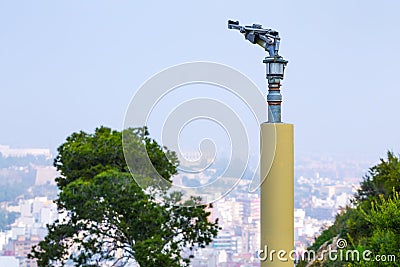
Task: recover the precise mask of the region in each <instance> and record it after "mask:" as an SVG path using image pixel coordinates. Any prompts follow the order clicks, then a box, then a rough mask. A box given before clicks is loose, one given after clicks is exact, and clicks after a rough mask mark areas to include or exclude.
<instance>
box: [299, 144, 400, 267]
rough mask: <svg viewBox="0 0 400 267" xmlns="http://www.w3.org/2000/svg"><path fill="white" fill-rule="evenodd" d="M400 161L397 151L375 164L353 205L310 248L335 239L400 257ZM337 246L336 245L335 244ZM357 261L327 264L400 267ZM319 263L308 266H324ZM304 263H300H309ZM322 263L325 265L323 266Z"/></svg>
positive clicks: (375, 253) (330, 264)
mask: <svg viewBox="0 0 400 267" xmlns="http://www.w3.org/2000/svg"><path fill="white" fill-rule="evenodd" d="M399 192H400V160H399V157H398V156H396V155H395V154H394V153H393V152H390V151H389V152H388V153H387V159H381V160H380V162H379V163H378V164H377V165H375V166H373V167H371V168H370V169H369V171H368V173H367V175H366V176H365V177H364V180H363V181H362V182H361V185H360V189H358V191H357V193H356V194H355V196H354V199H353V201H352V204H351V205H349V206H347V207H346V208H345V209H343V210H342V211H341V212H340V213H339V214H338V215H337V216H336V218H335V222H334V224H333V225H332V226H331V227H329V228H327V229H326V230H325V231H323V232H322V233H321V235H320V236H319V237H318V238H316V240H315V242H314V244H313V245H312V246H311V247H310V248H309V249H310V250H314V251H317V250H318V249H319V248H320V246H321V245H322V244H324V243H325V242H328V243H329V242H332V240H334V238H335V237H336V238H338V237H340V238H344V239H346V240H347V241H348V247H347V248H346V250H357V251H360V253H362V252H363V251H365V250H369V251H371V252H372V255H374V256H375V255H384V256H387V255H394V256H395V259H397V262H398V261H399V260H400V238H399V236H400V198H399ZM332 246H335V244H332ZM397 262H393V261H387V262H379V263H377V262H375V261H364V260H363V259H360V261H358V262H354V261H344V260H342V261H335V262H329V260H326V261H324V265H323V266H400V263H397ZM318 264H320V263H317V262H315V263H314V264H310V265H308V266H320V265H318ZM305 265H306V264H305V263H304V262H303V263H301V264H300V265H299V266H305ZM321 266H322V265H321Z"/></svg>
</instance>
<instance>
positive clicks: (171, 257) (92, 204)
mask: <svg viewBox="0 0 400 267" xmlns="http://www.w3.org/2000/svg"><path fill="white" fill-rule="evenodd" d="M124 138H128V140H129V142H128V146H127V147H124V149H128V150H129V153H128V154H127V155H128V156H129V157H130V158H129V159H127V160H128V161H129V162H131V163H132V162H133V163H134V165H133V166H131V165H130V168H131V172H132V173H133V174H131V173H130V172H129V171H128V166H127V165H126V162H125V158H124V154H123V147H122V133H121V132H118V131H111V129H109V128H106V127H101V128H98V129H96V131H95V133H94V134H87V133H85V132H79V133H73V134H72V135H71V136H69V137H68V138H67V140H66V142H65V143H64V144H62V145H61V146H60V147H59V148H58V155H57V157H56V158H55V160H54V166H55V167H56V168H57V169H58V170H59V171H60V172H61V175H62V176H61V177H59V178H57V184H58V187H59V189H60V190H61V192H60V194H59V197H58V199H57V200H56V203H57V205H58V209H59V211H60V212H67V214H68V216H66V217H65V218H64V219H62V220H60V221H56V222H55V223H53V224H52V225H49V226H48V231H49V232H48V234H47V236H46V237H45V240H43V241H42V242H40V243H39V244H38V246H36V247H34V248H33V249H32V251H31V254H30V255H29V257H31V258H36V259H37V262H38V265H39V266H54V265H56V264H61V265H62V264H66V263H69V264H74V265H75V266H124V265H125V264H127V263H137V264H139V265H140V266H142V267H143V266H188V264H189V261H190V258H188V257H186V258H185V257H183V256H182V253H181V252H182V251H183V249H184V248H186V247H189V248H190V249H191V250H192V249H197V248H199V247H200V248H201V247H204V246H206V245H208V244H209V243H210V242H211V240H212V238H213V237H215V236H216V235H217V232H218V229H219V228H218V225H217V223H218V222H217V221H215V222H210V221H209V220H208V216H209V215H210V213H209V212H206V211H205V208H206V206H204V205H198V206H190V207H183V206H176V205H174V204H176V202H177V201H180V200H181V195H180V194H179V193H173V194H170V195H167V192H166V190H162V189H161V190H160V189H157V188H153V190H157V193H158V196H160V195H163V196H164V197H165V201H161V202H160V201H157V200H156V199H155V198H154V196H153V195H149V194H146V193H145V190H144V189H142V188H141V187H139V186H138V184H137V183H136V182H135V179H134V178H139V177H140V178H143V177H148V179H149V181H151V180H152V179H153V178H154V177H153V176H154V175H156V172H157V173H159V174H161V176H162V177H163V178H164V179H166V180H170V178H171V176H172V175H173V174H175V173H176V167H177V164H178V162H177V160H176V156H175V154H174V153H173V152H171V151H168V150H167V149H166V148H163V147H160V146H159V145H158V144H157V143H156V142H155V141H154V140H152V139H151V138H149V136H148V132H147V130H146V129H145V128H140V129H129V130H125V132H124ZM124 141H125V140H124ZM146 151H147V152H146ZM145 152H146V155H145ZM147 153H148V157H149V159H148V158H147ZM149 160H150V161H151V163H152V165H153V166H154V168H155V169H153V168H152V167H150V166H149ZM147 189H149V188H147ZM163 189H165V188H163ZM191 201H192V202H194V204H198V203H199V201H200V200H199V199H196V198H192V199H191Z"/></svg>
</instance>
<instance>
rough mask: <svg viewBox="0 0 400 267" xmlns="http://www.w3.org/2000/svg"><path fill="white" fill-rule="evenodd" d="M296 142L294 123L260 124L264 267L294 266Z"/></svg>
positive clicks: (262, 266) (262, 251)
mask: <svg viewBox="0 0 400 267" xmlns="http://www.w3.org/2000/svg"><path fill="white" fill-rule="evenodd" d="M293 140H294V139H293V124H286V123H263V124H261V172H260V174H261V177H260V178H261V182H262V184H261V208H260V209H261V239H260V240H261V251H260V252H261V254H260V258H261V267H267V266H268V267H272V266H274V267H286V266H291V267H293V266H294V261H293V260H292V259H291V258H293V257H294V256H295V255H294V254H292V255H290V252H293V249H294V148H293V147H294V146H293ZM273 149H275V153H274V158H271V156H272V155H273V153H271V150H273ZM271 161H272V165H271Z"/></svg>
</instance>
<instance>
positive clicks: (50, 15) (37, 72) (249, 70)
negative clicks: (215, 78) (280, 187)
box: [0, 0, 400, 158]
mask: <svg viewBox="0 0 400 267" xmlns="http://www.w3.org/2000/svg"><path fill="white" fill-rule="evenodd" d="M399 11H400V4H399V2H398V1H395V0H392V1H365V0H364V1H349V0H335V1H333V0H330V1H321V0H303V1H295V0H292V1H289V0H283V1H282V0H279V1H258V2H257V1H209V0H205V1H197V2H195V1H186V2H183V1H180V2H178V1H159V2H156V1H142V3H139V1H100V0H96V1H39V0H38V1H6V0H4V1H0V25H1V26H0V114H1V116H0V125H1V131H0V144H10V145H12V146H16V147H48V148H51V149H52V150H53V151H54V150H55V148H56V147H57V146H58V145H59V144H60V143H61V142H63V141H64V140H65V137H66V136H67V135H69V134H70V133H72V132H74V131H78V130H81V129H82V130H85V131H92V130H93V129H94V128H95V127H97V126H99V125H106V126H111V127H113V128H117V129H120V128H121V127H122V124H123V118H124V113H125V110H126V108H127V105H128V104H129V101H130V99H131V97H132V95H133V93H134V92H135V90H136V89H137V88H138V87H139V86H140V85H141V84H142V83H143V82H144V81H145V80H146V79H148V78H149V77H150V76H152V75H154V74H155V73H157V72H158V71H161V70H162V69H164V68H166V67H169V66H172V65H175V64H179V63H183V62H188V61H196V60H201V61H214V62H218V63H222V64H226V65H229V66H232V67H234V68H236V69H237V70H239V71H241V72H242V73H243V74H245V75H247V76H248V77H250V78H251V79H252V80H253V81H254V82H255V83H256V84H257V85H258V86H259V87H260V88H266V81H265V79H264V75H265V69H264V66H263V64H262V59H263V57H264V56H265V53H264V51H262V49H260V48H259V47H255V46H252V45H251V44H250V43H248V42H247V41H245V40H244V38H243V37H242V36H241V35H240V34H239V33H238V32H234V31H229V30H228V29H227V25H226V24H227V20H228V19H238V20H240V22H241V23H244V24H252V23H261V24H263V25H264V26H265V27H268V28H273V29H276V30H278V31H279V32H280V34H281V37H282V45H281V54H282V55H283V56H284V57H285V58H286V59H288V60H289V65H288V67H287V73H286V77H285V80H284V83H283V88H282V89H283V92H282V93H283V96H284V102H283V119H284V121H285V122H291V123H294V124H295V127H296V128H295V129H296V150H297V151H298V152H299V153H306V152H317V153H324V154H329V153H339V154H349V153H350V154H354V153H355V154H365V155H367V156H368V157H370V158H377V157H379V156H383V155H384V153H385V151H386V150H387V149H393V150H394V151H395V152H400V142H399V130H400V123H399V112H398V110H399V106H400V104H399V103H400V102H399V100H400V90H399V89H400V88H399V74H398V72H399V67H398V65H399V62H400V51H399V48H400V36H399V33H400V30H399V26H400V16H399ZM256 134H257V136H258V133H256Z"/></svg>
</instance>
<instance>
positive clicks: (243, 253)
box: [0, 145, 373, 267]
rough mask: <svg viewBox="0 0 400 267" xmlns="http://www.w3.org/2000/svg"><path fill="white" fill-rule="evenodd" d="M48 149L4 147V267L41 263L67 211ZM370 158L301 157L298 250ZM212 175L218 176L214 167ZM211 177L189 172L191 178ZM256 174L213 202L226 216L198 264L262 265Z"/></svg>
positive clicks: (0, 164)
mask: <svg viewBox="0 0 400 267" xmlns="http://www.w3.org/2000/svg"><path fill="white" fill-rule="evenodd" d="M52 161H53V156H52V155H51V153H50V150H48V149H13V148H10V147H9V146H4V145H0V267H3V266H4V267H6V266H7V267H28V266H29V267H34V266H36V263H35V262H34V261H32V260H30V259H28V258H27V254H28V253H29V251H30V250H31V247H32V246H33V245H35V244H37V243H38V242H39V241H40V240H42V239H43V238H44V237H45V236H46V234H47V229H46V224H49V223H52V222H53V221H55V220H56V219H59V218H60V216H61V217H62V216H66V215H65V214H59V213H58V212H57V208H56V205H55V204H54V203H53V200H54V199H56V197H57V194H58V190H57V187H56V185H55V181H54V178H55V177H56V176H57V175H58V174H57V172H56V170H55V169H54V168H53V167H52ZM372 164H373V163H372V162H370V161H367V160H354V159H338V158H333V157H322V156H300V157H297V158H296V164H295V210H294V214H295V249H296V250H297V251H302V250H305V249H306V248H307V246H309V245H310V244H311V243H312V242H313V240H314V239H315V237H316V236H317V235H318V234H319V233H320V232H321V230H322V229H324V228H326V227H327V226H329V225H330V224H332V222H333V220H334V217H335V214H336V213H337V212H338V211H339V210H340V209H341V208H342V207H345V206H346V205H347V204H349V200H350V199H351V197H352V195H353V194H354V192H355V191H356V189H357V187H358V186H359V183H360V181H361V180H362V177H363V175H365V174H366V173H367V171H368V168H369V167H371V166H372ZM211 173H217V171H216V170H215V171H214V172H213V171H211ZM203 178H205V177H190V176H185V177H181V179H183V180H185V181H186V183H188V182H189V183H190V182H192V183H193V181H195V180H194V179H198V180H197V182H198V181H199V180H201V179H203ZM249 183H250V180H249V179H246V177H245V179H242V180H241V181H240V183H239V185H238V186H237V187H236V188H235V189H234V190H233V191H232V192H230V193H229V194H228V195H227V196H226V197H224V198H222V199H219V200H218V201H215V202H214V203H213V208H212V215H211V217H212V218H210V219H213V220H214V219H216V218H219V224H220V226H221V227H222V230H221V231H220V232H219V234H218V237H217V238H215V240H214V241H213V242H212V244H210V246H208V247H207V248H204V249H199V250H196V251H187V252H185V253H190V254H193V256H195V257H194V259H193V260H192V266H193V267H203V266H204V267H205V266H207V267H213V266H222V267H223V266H229V267H239V266H240V267H247V266H260V263H259V260H258V259H257V250H258V249H259V246H260V237H259V228H260V206H259V201H260V197H259V192H258V191H256V192H253V193H249V190H248V188H249Z"/></svg>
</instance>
